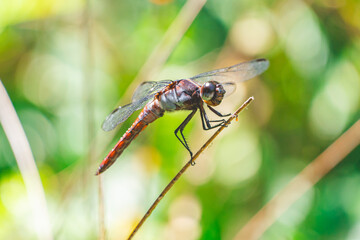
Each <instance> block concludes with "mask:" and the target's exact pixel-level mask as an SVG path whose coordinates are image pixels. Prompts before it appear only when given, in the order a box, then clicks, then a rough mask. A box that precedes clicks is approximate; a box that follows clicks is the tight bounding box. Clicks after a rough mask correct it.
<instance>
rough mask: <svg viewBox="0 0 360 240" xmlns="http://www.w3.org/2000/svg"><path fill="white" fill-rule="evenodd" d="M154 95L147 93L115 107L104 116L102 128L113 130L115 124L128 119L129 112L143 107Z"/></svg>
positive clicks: (131, 112)
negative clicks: (133, 100) (142, 96)
mask: <svg viewBox="0 0 360 240" xmlns="http://www.w3.org/2000/svg"><path fill="white" fill-rule="evenodd" d="M154 96H155V93H154V94H151V95H147V96H146V97H144V98H142V99H140V100H138V101H135V102H132V103H129V104H127V105H124V106H120V107H118V108H116V109H115V110H114V111H112V113H110V114H109V116H107V117H106V119H105V121H104V122H103V124H102V126H101V127H102V129H103V130H104V131H110V130H113V129H114V128H115V127H116V126H117V125H119V124H120V123H122V122H124V121H125V120H126V119H128V118H129V117H130V116H131V114H133V112H135V111H136V110H139V109H141V108H143V107H144V106H145V105H146V104H147V103H148V102H149V101H150V100H151V99H152V98H154Z"/></svg>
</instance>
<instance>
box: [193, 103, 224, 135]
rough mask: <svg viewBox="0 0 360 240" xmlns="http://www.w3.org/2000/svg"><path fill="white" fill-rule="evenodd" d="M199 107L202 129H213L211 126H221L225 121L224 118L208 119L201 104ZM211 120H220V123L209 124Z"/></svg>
mask: <svg viewBox="0 0 360 240" xmlns="http://www.w3.org/2000/svg"><path fill="white" fill-rule="evenodd" d="M199 109H200V116H201V123H202V126H203V129H204V130H210V129H213V128H217V127H219V126H223V125H224V123H225V122H226V121H225V120H224V119H222V120H213V121H209V119H208V117H207V115H206V112H205V109H204V108H203V106H199ZM211 122H220V123H219V124H216V125H214V126H211Z"/></svg>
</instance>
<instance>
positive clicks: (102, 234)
mask: <svg viewBox="0 0 360 240" xmlns="http://www.w3.org/2000/svg"><path fill="white" fill-rule="evenodd" d="M98 179H99V180H98V183H99V188H98V190H99V224H100V226H99V227H100V234H99V239H100V240H105V236H106V235H105V234H106V232H105V219H104V216H105V206H104V189H103V181H102V176H99V178H98Z"/></svg>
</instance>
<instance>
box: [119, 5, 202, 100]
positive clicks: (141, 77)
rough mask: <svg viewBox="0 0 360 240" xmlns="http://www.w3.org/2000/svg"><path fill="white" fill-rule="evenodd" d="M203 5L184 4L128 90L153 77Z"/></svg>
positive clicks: (127, 97)
mask: <svg viewBox="0 0 360 240" xmlns="http://www.w3.org/2000/svg"><path fill="white" fill-rule="evenodd" d="M205 3H206V0H188V1H187V2H186V3H185V5H184V6H183V7H182V9H181V11H180V12H179V14H178V15H177V17H176V19H175V20H174V21H173V22H172V23H171V25H170V27H169V28H168V30H167V31H166V33H165V34H164V36H163V38H162V39H161V41H160V42H159V44H158V45H157V46H156V47H155V48H154V50H153V51H152V53H151V54H150V56H149V57H148V59H147V60H146V62H145V63H144V65H143V66H142V68H141V69H140V71H139V73H138V75H137V76H136V78H135V79H134V81H133V82H132V83H131V85H130V86H129V87H128V89H135V88H136V87H137V86H138V85H139V84H140V83H141V82H143V81H148V80H149V79H150V80H151V79H152V78H154V77H155V75H156V74H157V73H158V72H159V71H160V69H161V67H162V66H163V65H164V64H165V62H166V60H167V59H168V58H169V56H170V54H171V53H172V52H173V50H174V49H175V47H176V46H177V44H178V43H179V41H180V40H181V39H182V37H183V36H184V34H185V33H186V31H187V30H188V29H189V27H190V25H191V24H192V22H193V21H194V19H195V17H196V16H197V15H198V14H199V12H200V10H201V9H202V8H203V6H204V5H205ZM131 94H132V91H126V95H125V97H123V99H131Z"/></svg>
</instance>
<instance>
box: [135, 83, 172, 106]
mask: <svg viewBox="0 0 360 240" xmlns="http://www.w3.org/2000/svg"><path fill="white" fill-rule="evenodd" d="M170 83H171V81H170V80H162V81H158V82H155V81H148V82H143V83H141V84H140V85H139V86H138V87H137V88H136V90H135V92H134V94H133V96H132V102H137V101H139V100H140V99H143V98H145V97H147V96H148V95H153V94H155V93H157V92H159V91H160V90H161V89H163V88H164V87H166V86H167V85H169V84H170Z"/></svg>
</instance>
